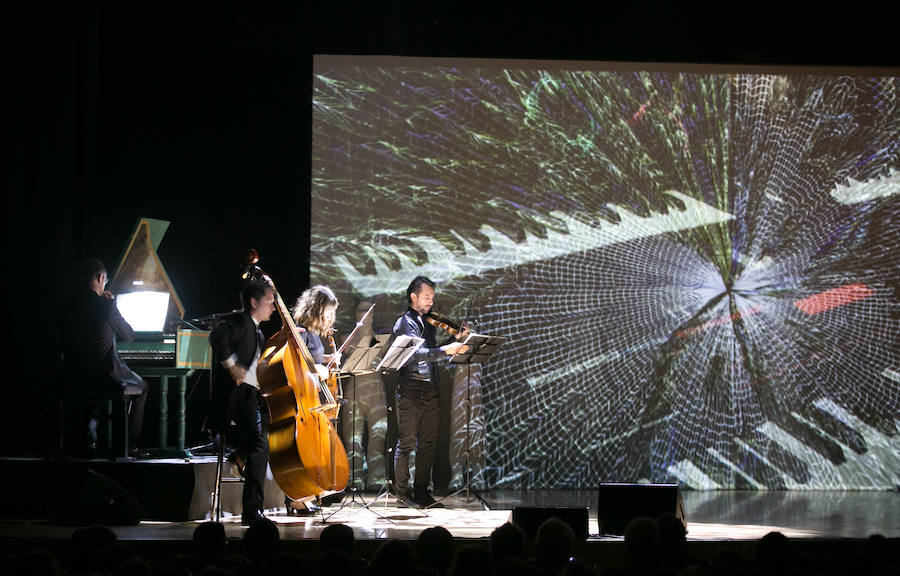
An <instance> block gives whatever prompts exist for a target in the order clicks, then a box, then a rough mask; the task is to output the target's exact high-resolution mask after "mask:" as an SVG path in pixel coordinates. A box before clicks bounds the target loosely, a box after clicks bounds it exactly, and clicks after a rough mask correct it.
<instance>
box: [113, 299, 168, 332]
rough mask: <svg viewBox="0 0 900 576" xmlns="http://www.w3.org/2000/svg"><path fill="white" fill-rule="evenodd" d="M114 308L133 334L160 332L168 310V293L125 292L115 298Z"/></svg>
mask: <svg viewBox="0 0 900 576" xmlns="http://www.w3.org/2000/svg"><path fill="white" fill-rule="evenodd" d="M116 306H118V308H119V312H120V313H121V314H122V317H123V318H125V321H126V322H128V323H129V324H130V325H131V328H132V329H133V330H134V331H135V332H162V329H163V326H164V325H165V323H166V313H167V312H168V310H169V293H168V292H152V291H142V292H126V293H125V294H119V295H118V296H116Z"/></svg>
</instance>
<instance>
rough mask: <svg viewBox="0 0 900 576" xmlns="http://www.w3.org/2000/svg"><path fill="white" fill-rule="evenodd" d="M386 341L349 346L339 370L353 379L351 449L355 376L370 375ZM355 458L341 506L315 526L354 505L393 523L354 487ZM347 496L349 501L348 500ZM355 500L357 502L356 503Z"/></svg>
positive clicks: (374, 338)
mask: <svg viewBox="0 0 900 576" xmlns="http://www.w3.org/2000/svg"><path fill="white" fill-rule="evenodd" d="M388 340H390V334H376V335H373V336H372V337H371V338H369V339H364V340H363V342H360V343H359V344H357V345H355V346H349V347H348V348H349V349H350V352H349V353H348V355H347V359H346V360H344V362H343V367H342V368H341V372H343V373H345V374H346V373H349V374H350V378H352V379H353V414H352V416H351V418H352V419H351V421H350V424H351V429H352V432H351V433H350V446H351V449H352V447H353V442H354V441H355V439H356V410H357V408H358V405H357V403H356V376H357V375H363V374H372V373H374V370H373V369H372V366H373V365H374V364H375V361H374V360H375V358H376V357H377V356H378V354H379V353H380V352H381V351H382V350H383V349H384V348H385V347H386V346H387V343H388ZM354 460H355V458H354V457H352V456H351V458H350V488H349V490H347V491H346V492H345V493H344V498H343V499H341V505H340V507H338V509H337V510H335V511H334V512H332V513H331V514H329V515H328V516H325V517H324V518H322V520H321V521H319V522H318V523H317V525H322V524H326V523H327V522H328V520H330V519H331V517H332V516H334V515H335V514H337V513H338V512H340V511H341V510H343V509H344V508H345V507H348V506H349V507H350V508H351V512H350V514H351V515H352V508H353V506H354V505H356V506H359V507H360V508H362V509H365V510H368V511H369V512H371V513H372V514H375V515H376V516H378V517H379V518H381V519H383V520H387V521H388V522H391V523H393V521H392V520H391V519H390V518H387V517H385V516H382V515H381V514H379V513H378V512H376V511H375V510H372V509H370V508H369V504H368V503H367V502H366V500H365V498H363V497H362V495H361V494H360V493H359V489H358V488H357V487H356V466H355V465H354ZM348 496H349V499H348ZM357 498H358V499H359V501H358V502H357Z"/></svg>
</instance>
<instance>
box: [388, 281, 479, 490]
mask: <svg viewBox="0 0 900 576" xmlns="http://www.w3.org/2000/svg"><path fill="white" fill-rule="evenodd" d="M434 286H435V284H434V282H433V281H432V280H430V279H429V278H426V277H425V276H417V277H416V278H414V279H413V281H412V282H410V284H409V287H408V288H407V289H406V298H407V304H408V308H407V309H406V312H405V313H404V314H403V315H402V316H400V317H399V318H398V319H397V321H396V322H395V323H394V329H393V334H394V337H395V338H396V337H397V336H401V335H405V336H411V337H415V338H424V340H425V342H424V343H423V344H422V346H421V347H420V348H419V349H418V350H417V351H416V352H415V354H413V356H412V357H411V358H410V359H409V361H407V363H406V365H404V366H403V367H402V368H401V369H400V371H399V383H398V386H397V423H398V433H399V438H398V440H397V446H396V449H395V450H394V476H395V478H394V479H395V483H396V488H397V490H398V492H399V494H400V496H401V498H402V499H403V500H405V501H406V502H407V503H408V504H411V505H413V506H423V507H428V506H436V507H439V506H442V505H441V504H440V503H438V502H436V501H435V500H434V498H433V497H432V496H431V494H430V493H429V491H428V485H429V484H430V482H431V470H432V467H433V465H434V449H435V446H436V445H437V436H438V426H439V411H438V410H439V394H440V389H439V387H438V382H437V378H436V376H435V370H434V364H435V363H436V362H440V361H447V359H449V357H450V356H451V355H452V354H455V353H458V352H463V351H464V350H463V348H464V345H463V343H462V342H460V340H464V339H465V338H466V336H467V335H468V333H469V332H468V328H467V327H464V328H463V329H462V330H460V331H459V332H457V334H456V341H451V342H449V343H447V344H444V345H443V346H437V343H436V340H435V327H434V326H433V325H432V324H430V323H429V322H427V321H426V320H425V319H424V318H423V315H425V314H426V313H428V312H430V311H431V307H432V305H433V304H434ZM413 449H415V450H416V473H415V478H414V479H413V485H412V490H410V486H409V480H410V478H409V456H410V454H411V453H412V451H413Z"/></svg>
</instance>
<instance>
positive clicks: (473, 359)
mask: <svg viewBox="0 0 900 576" xmlns="http://www.w3.org/2000/svg"><path fill="white" fill-rule="evenodd" d="M503 342H506V338H504V337H502V336H487V335H484V334H469V336H468V338H466V340H465V341H464V342H463V344H464V345H466V346H467V347H468V348H467V349H466V351H465V352H463V353H461V354H454V355H452V356H451V357H450V363H451V364H465V365H466V372H467V373H466V445H465V450H464V451H463V455H464V456H465V459H466V467H465V472H464V473H463V478H464V480H463V485H462V487H461V488H460V489H459V490H457V491H456V492H453V493H451V494H447V495H446V496H444V497H443V498H441V499H440V502H443V501H444V500H446V499H447V498H450V497H451V496H456V495H457V494H459V493H460V492H465V493H466V503H468V502H469V500H470V496H474V497H475V499H477V500H478V501H479V502H480V503H481V507H482V508H484V509H485V510H490V509H491V507H490V506H489V505H488V503H487V502H486V501H485V499H484V498H482V497H481V494H479V493H478V491H477V490H475V489H474V488H472V486H471V481H472V478H471V477H472V465H471V461H470V459H469V427H470V425H471V423H472V384H471V381H472V364H484V363H485V362H487V360H488V358H489V357H490V356H491V354H493V353H494V352H496V351H497V349H498V348H499V347H500V345H501V344H502V343H503Z"/></svg>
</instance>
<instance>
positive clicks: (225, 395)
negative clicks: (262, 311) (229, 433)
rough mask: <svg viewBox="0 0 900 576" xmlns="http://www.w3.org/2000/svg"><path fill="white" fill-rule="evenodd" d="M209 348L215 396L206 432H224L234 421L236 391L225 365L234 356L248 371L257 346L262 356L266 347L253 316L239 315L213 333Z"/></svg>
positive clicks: (234, 315) (227, 320) (224, 322)
mask: <svg viewBox="0 0 900 576" xmlns="http://www.w3.org/2000/svg"><path fill="white" fill-rule="evenodd" d="M209 344H210V346H211V347H212V392H211V396H210V400H209V413H208V414H207V418H206V428H207V429H209V430H213V431H221V430H223V429H224V426H225V425H227V424H228V422H229V420H230V415H229V414H228V413H227V410H228V406H229V401H230V399H231V394H232V393H233V392H234V390H235V388H236V386H235V384H234V381H233V380H232V379H231V376H229V374H228V370H226V369H225V368H223V367H222V361H223V360H225V359H226V358H228V357H229V356H231V355H232V354H234V355H235V359H236V360H235V361H236V362H237V363H238V364H240V365H241V366H243V367H244V368H247V367H249V366H250V364H251V363H252V362H253V357H254V356H255V355H256V348H257V346H260V353H262V346H263V344H264V343H262V342H260V341H259V339H258V337H257V329H256V324H255V323H254V322H253V318H251V317H250V314H249V313H248V312H238V313H235V314H229V315H228V316H226V317H225V319H224V320H223V321H222V323H221V324H219V325H218V326H217V327H216V328H215V329H214V330H213V331H212V332H211V333H210V335H209Z"/></svg>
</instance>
